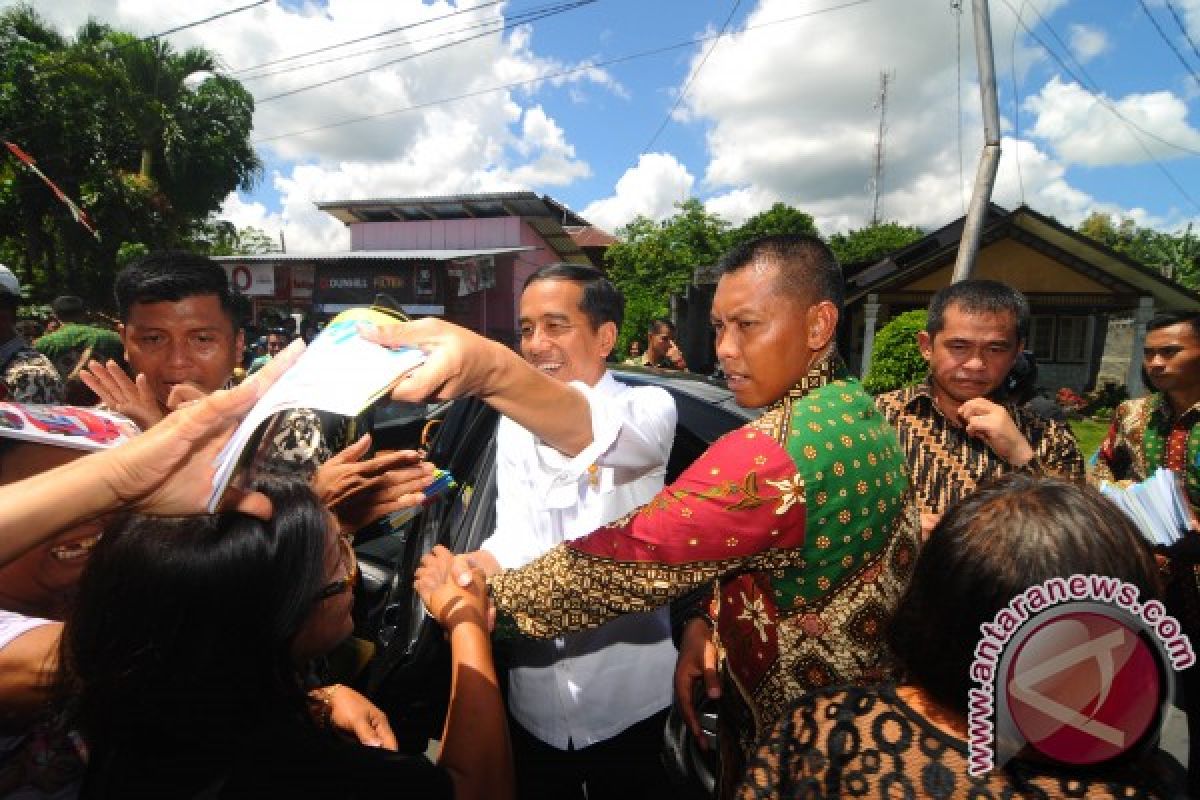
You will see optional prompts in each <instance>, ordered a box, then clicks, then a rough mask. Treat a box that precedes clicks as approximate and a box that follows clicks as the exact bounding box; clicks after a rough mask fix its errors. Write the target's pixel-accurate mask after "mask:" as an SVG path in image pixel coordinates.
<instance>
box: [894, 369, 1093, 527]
mask: <svg viewBox="0 0 1200 800" xmlns="http://www.w3.org/2000/svg"><path fill="white" fill-rule="evenodd" d="M1001 405H1002V406H1003V407H1004V409H1005V410H1007V411H1008V414H1009V416H1011V417H1012V418H1013V421H1014V422H1016V424H1017V430H1019V431H1020V432H1021V435H1023V436H1024V437H1025V439H1026V441H1028V442H1029V446H1030V447H1032V448H1033V459H1032V460H1031V461H1030V462H1029V463H1028V464H1026V465H1025V466H1023V467H1021V469H1023V470H1032V471H1036V472H1041V473H1044V474H1047V475H1053V476H1055V477H1059V478H1064V479H1066V480H1070V481H1076V482H1082V481H1083V480H1084V478H1085V471H1084V467H1083V456H1081V455H1080V453H1079V446H1078V445H1077V444H1076V442H1075V436H1074V435H1073V434H1072V433H1071V430H1070V429H1069V428H1068V427H1067V426H1066V425H1065V424H1064V423H1061V422H1055V421H1054V420H1050V419H1046V418H1045V417H1042V416H1040V415H1038V414H1034V413H1033V412H1031V411H1029V410H1027V409H1024V408H1020V407H1018V406H1017V405H1015V404H1013V403H1001ZM875 406H876V407H877V408H878V409H879V410H880V412H882V414H883V416H884V417H886V418H887V421H888V422H890V423H891V424H892V427H894V428H895V429H896V433H897V435H898V436H899V437H900V447H901V449H903V450H904V454H905V459H906V460H907V462H908V470H909V479H910V480H911V482H912V487H913V491H914V492H915V494H916V500H917V504H918V505H919V506H920V509H921V513H923V514H942V513H944V512H945V510H946V507H947V506H949V505H950V504H951V503H953V502H954V501H955V500H958V499H959V498H961V497H963V496H964V495H967V494H970V493H971V492H973V491H974V490H975V487H976V486H978V485H979V484H980V483H981V482H983V481H985V480H987V479H989V478H994V477H997V476H1000V475H1004V474H1006V473H1009V472H1013V471H1014V470H1015V469H1017V468H1016V467H1013V466H1012V465H1011V464H1009V463H1008V462H1007V461H1005V460H1004V459H1003V458H1001V457H1000V456H998V455H996V453H995V452H993V450H992V449H991V448H990V447H988V446H987V444H986V443H985V442H984V441H983V440H982V439H980V438H978V437H974V436H968V435H967V432H966V430H964V429H963V427H962V426H960V425H956V424H954V423H952V422H950V420H948V419H947V418H946V416H945V415H944V414H942V412H941V410H940V409H939V408H938V407H937V405H936V404H935V403H934V401H933V394H932V389H931V387H930V385H929V383H928V381H926V382H925V383H921V384H918V385H916V386H909V387H906V388H904V389H897V390H896V391H894V392H888V393H886V394H881V395H879V396H878V397H876V398H875Z"/></svg>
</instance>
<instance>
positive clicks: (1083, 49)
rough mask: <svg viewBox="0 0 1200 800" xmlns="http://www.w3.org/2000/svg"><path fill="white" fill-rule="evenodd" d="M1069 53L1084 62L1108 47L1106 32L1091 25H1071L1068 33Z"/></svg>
mask: <svg viewBox="0 0 1200 800" xmlns="http://www.w3.org/2000/svg"><path fill="white" fill-rule="evenodd" d="M1069 38H1070V43H1071V54H1072V55H1074V56H1075V58H1076V59H1077V60H1078V61H1079V63H1081V64H1084V63H1087V62H1088V61H1091V60H1092V59H1093V58H1095V57H1096V56H1098V55H1100V54H1101V53H1103V52H1104V51H1106V50H1108V48H1109V41H1108V34H1106V33H1105V32H1104V31H1103V30H1101V29H1100V28H1096V27H1093V26H1091V25H1072V26H1071V31H1070V34H1069Z"/></svg>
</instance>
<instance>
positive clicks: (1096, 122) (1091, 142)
mask: <svg viewBox="0 0 1200 800" xmlns="http://www.w3.org/2000/svg"><path fill="white" fill-rule="evenodd" d="M1106 99H1107V98H1106ZM1109 103H1110V104H1111V105H1113V106H1115V107H1116V109H1117V110H1118V111H1119V112H1120V114H1121V116H1123V117H1125V119H1127V120H1129V122H1131V123H1134V124H1136V125H1137V126H1139V127H1140V128H1142V129H1143V130H1145V131H1151V132H1153V133H1154V134H1155V136H1157V137H1159V138H1158V139H1155V138H1152V137H1150V136H1147V135H1145V134H1144V133H1139V132H1137V131H1135V130H1131V128H1130V126H1129V124H1127V123H1125V122H1122V121H1121V120H1120V119H1119V118H1118V117H1117V115H1115V114H1114V113H1113V112H1112V111H1111V110H1109V109H1108V108H1106V107H1105V106H1104V104H1103V103H1101V102H1100V101H1099V100H1097V99H1096V98H1095V97H1093V96H1092V95H1091V94H1089V93H1088V92H1086V91H1085V90H1084V89H1083V88H1082V87H1080V86H1079V84H1077V83H1064V82H1062V81H1061V80H1059V79H1058V78H1057V77H1054V78H1051V79H1050V81H1049V82H1048V83H1047V84H1046V85H1045V86H1043V87H1042V90H1041V91H1040V92H1039V93H1038V94H1036V95H1033V96H1032V97H1029V98H1028V99H1027V100H1026V101H1025V108H1026V109H1028V110H1030V111H1032V112H1034V113H1035V114H1036V115H1037V120H1036V122H1035V123H1034V126H1033V130H1032V131H1031V133H1032V135H1034V136H1037V137H1039V138H1040V139H1042V140H1044V141H1046V142H1047V143H1048V144H1049V145H1050V146H1051V147H1052V148H1053V149H1054V151H1055V153H1056V154H1057V155H1058V157H1059V158H1061V159H1063V160H1064V161H1066V162H1069V163H1076V164H1085V165H1087V166H1107V165H1112V164H1139V163H1142V162H1146V161H1149V160H1150V156H1149V155H1147V151H1149V153H1151V154H1153V155H1154V157H1156V158H1159V159H1164V158H1176V157H1179V156H1182V155H1185V153H1183V152H1182V151H1180V150H1179V149H1177V148H1174V147H1170V146H1169V145H1167V144H1164V143H1163V142H1162V141H1160V140H1166V141H1167V142H1174V143H1176V144H1179V145H1182V146H1184V147H1189V148H1192V149H1200V131H1197V130H1196V129H1195V128H1193V127H1192V126H1191V125H1189V124H1188V121H1187V114H1188V108H1187V104H1185V103H1184V102H1183V101H1182V100H1181V99H1180V98H1178V97H1176V96H1175V95H1174V94H1172V93H1170V92H1166V91H1159V92H1151V93H1149V94H1129V95H1126V96H1125V97H1122V98H1120V99H1119V100H1116V101H1112V100H1109ZM1139 140H1140V141H1141V143H1142V144H1141V145H1139V144H1138V142H1139ZM1143 145H1144V147H1143Z"/></svg>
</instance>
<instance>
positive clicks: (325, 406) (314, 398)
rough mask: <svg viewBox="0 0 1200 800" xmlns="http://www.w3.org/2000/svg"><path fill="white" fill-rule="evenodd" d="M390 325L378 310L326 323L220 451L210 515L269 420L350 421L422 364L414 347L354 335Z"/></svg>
mask: <svg viewBox="0 0 1200 800" xmlns="http://www.w3.org/2000/svg"><path fill="white" fill-rule="evenodd" d="M395 322H396V320H395V319H394V318H393V317H391V316H389V315H388V314H386V313H384V312H382V311H379V310H376V309H366V308H355V309H350V310H349V311H345V312H342V313H341V314H339V315H338V316H337V317H335V318H334V320H333V321H332V322H330V323H329V325H328V326H327V327H326V328H325V330H323V331H322V332H321V335H320V336H318V337H317V338H316V340H315V341H313V343H312V344H311V345H309V347H308V349H307V350H306V351H305V352H304V354H303V355H301V356H300V358H299V359H298V360H297V361H296V364H295V366H293V367H292V368H291V369H290V370H289V371H288V372H287V373H285V374H284V375H283V377H281V378H280V379H279V380H278V381H277V382H276V383H275V384H274V385H273V386H272V387H271V388H270V389H269V390H268V391H267V393H266V394H265V395H263V397H262V399H260V400H259V401H258V404H257V405H255V406H254V409H253V410H252V411H251V412H250V414H249V415H247V416H246V418H245V419H244V420H242V424H241V425H239V426H238V429H237V430H236V431H235V432H234V434H233V438H231V439H230V440H229V443H228V444H227V445H226V446H225V449H224V450H222V451H221V453H220V455H219V456H218V458H217V464H216V474H215V475H214V476H213V486H212V495H211V497H210V499H209V505H208V507H209V510H210V511H213V510H215V509H216V508H217V505H218V503H219V502H220V499H221V495H222V494H223V493H224V492H225V489H226V487H228V486H229V484H230V482H231V480H232V479H233V477H234V472H235V470H236V468H237V467H238V466H239V465H241V464H244V462H245V461H246V458H247V453H246V452H245V451H246V445H247V444H248V443H249V442H250V440H251V438H252V437H253V436H254V433H255V431H257V430H258V427H259V426H260V425H262V423H263V422H265V421H266V420H267V418H269V417H270V416H271V415H273V414H275V413H277V412H279V411H286V410H290V409H295V408H311V409H315V410H319V411H329V412H332V413H334V414H344V415H346V416H354V415H355V414H358V413H359V412H361V411H362V410H363V409H365V408H366V407H367V406H369V405H370V404H371V403H373V402H374V401H375V400H377V399H378V398H379V397H381V396H382V395H383V394H384V393H385V392H386V391H387V390H388V387H390V386H391V385H392V384H393V383H394V382H395V381H396V380H397V379H398V378H400V377H401V376H403V375H404V374H405V373H407V372H409V371H410V370H412V369H413V368H414V367H416V366H418V365H419V364H421V362H423V361H424V360H425V354H424V353H423V352H422V351H421V350H420V349H418V348H415V347H403V348H399V349H388V348H385V347H380V346H379V345H377V344H375V343H373V342H370V341H367V340H366V339H363V338H362V337H361V336H360V335H359V332H360V330H370V329H371V328H374V327H376V326H381V325H393V324H395ZM249 471H250V470H247V471H246V472H249Z"/></svg>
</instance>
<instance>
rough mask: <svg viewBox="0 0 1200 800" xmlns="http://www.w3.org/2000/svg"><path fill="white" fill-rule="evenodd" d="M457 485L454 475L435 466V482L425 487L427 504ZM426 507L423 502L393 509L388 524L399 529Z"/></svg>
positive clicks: (393, 528) (394, 528)
mask: <svg viewBox="0 0 1200 800" xmlns="http://www.w3.org/2000/svg"><path fill="white" fill-rule="evenodd" d="M456 486H458V481H456V480H454V476H453V475H451V474H450V473H449V472H447V471H446V470H444V469H442V468H440V467H438V468H435V469H434V471H433V483H431V484H429V485H428V486H426V487H425V503H426V504H427V503H428V502H429V501H430V500H433V499H434V498H435V497H437V496H439V495H441V494H444V493H445V492H448V491H450V490H451V489H453V488H455V487H456ZM424 507H425V504H422V505H419V506H409V507H408V508H405V509H403V510H401V511H393V512H392V513H391V514H388V515H387V522H388V525H389V526H390V527H391V529H392V530H393V531H395V530H399V528H400V527H401V526H402V525H403V524H404V523H406V522H408V521H409V520H410V519H412V518H413V517H415V516H416V515H417V514H419V513H420V511H421V509H422V508H424Z"/></svg>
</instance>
